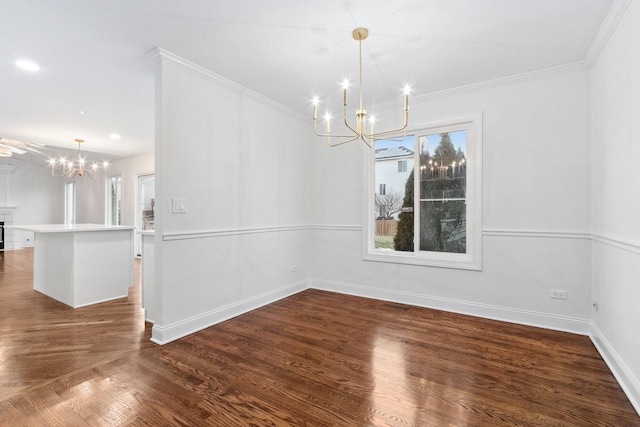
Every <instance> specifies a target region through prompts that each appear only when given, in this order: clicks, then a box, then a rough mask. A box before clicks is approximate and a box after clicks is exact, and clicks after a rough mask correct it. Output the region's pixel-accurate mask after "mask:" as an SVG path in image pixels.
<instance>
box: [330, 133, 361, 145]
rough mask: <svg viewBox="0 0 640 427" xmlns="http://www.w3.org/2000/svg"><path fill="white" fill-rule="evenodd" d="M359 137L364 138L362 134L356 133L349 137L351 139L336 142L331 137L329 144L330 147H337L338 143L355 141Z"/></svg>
mask: <svg viewBox="0 0 640 427" xmlns="http://www.w3.org/2000/svg"><path fill="white" fill-rule="evenodd" d="M359 138H362V136H361V135H356V136H354V137H353V138H349V139H346V140H344V141H340V142H334V143H331V139H330V138H329V141H328V144H329V147H337V146H338V145H342V144H346V143H347V142H351V141H355V140H357V139H359Z"/></svg>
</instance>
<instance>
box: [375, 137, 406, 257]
mask: <svg viewBox="0 0 640 427" xmlns="http://www.w3.org/2000/svg"><path fill="white" fill-rule="evenodd" d="M413 141H414V137H413V136H407V137H406V138H399V139H393V140H380V141H376V142H375V169H374V173H375V185H376V187H375V188H376V189H377V190H378V192H377V194H375V210H374V212H375V214H374V215H375V218H374V221H375V235H374V248H375V249H384V250H410V251H412V250H413V213H404V212H402V210H403V207H404V206H409V207H413V165H414V162H415V153H414V142H413ZM408 183H409V184H408ZM407 185H409V186H410V190H409V193H407ZM407 194H409V197H408V198H407V197H406V195H407ZM405 210H406V209H405ZM399 228H400V229H402V230H403V231H402V232H401V233H400V236H398V237H397V234H398V229H399ZM398 239H400V240H401V241H402V242H401V243H398V242H397V240H398ZM406 242H408V243H406Z"/></svg>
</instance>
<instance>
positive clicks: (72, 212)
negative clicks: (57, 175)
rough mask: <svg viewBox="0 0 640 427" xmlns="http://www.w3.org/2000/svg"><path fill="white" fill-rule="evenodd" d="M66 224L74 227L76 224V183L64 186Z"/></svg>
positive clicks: (68, 183)
mask: <svg viewBox="0 0 640 427" xmlns="http://www.w3.org/2000/svg"><path fill="white" fill-rule="evenodd" d="M64 223H65V225H72V224H75V223H76V183H75V182H67V183H65V184H64Z"/></svg>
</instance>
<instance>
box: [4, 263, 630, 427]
mask: <svg viewBox="0 0 640 427" xmlns="http://www.w3.org/2000/svg"><path fill="white" fill-rule="evenodd" d="M32 257H33V254H32V251H30V250H22V251H8V252H3V253H1V254H0V301H2V310H0V334H1V335H0V425H3V426H4V425H7V426H21V425H32V426H47V425H59V426H83V425H136V426H137V425H140V426H142V425H146V426H164V425H175V426H187V425H192V426H207V425H210V426H289V425H291V426H503V425H517V426H537V425H545V426H548V425H551V426H594V425H603V426H604V425H607V426H640V417H639V416H638V414H637V413H636V412H635V411H634V409H633V407H632V405H631V404H630V403H629V401H628V400H627V398H626V396H625V395H624V393H623V392H622V390H621V388H620V386H619V385H618V384H617V383H616V381H615V379H614V377H613V375H612V374H611V372H610V371H609V370H608V369H607V367H606V365H605V363H604V362H603V361H602V359H601V358H600V356H599V355H598V353H597V351H596V350H595V348H594V347H593V345H592V344H591V342H590V340H589V338H588V337H584V336H577V335H572V334H567V333H561V332H554V331H548V330H544V329H538V328H531V327H525V326H519V325H513V324H507V323H501V322H496V321H491V320H484V319H478V318H473V317H467V316H461V315H456V314H451V313H445V312H440V311H435V310H429V309H424V308H417V307H411V306H406V305H400V304H395V303H388V302H383V301H376V300H368V299H364V298H357V297H351V296H345V295H339V294H333V293H329V292H322V291H316V290H308V291H305V292H302V293H300V294H297V295H295V296H293V297H290V298H287V299H285V300H282V301H279V302H276V303H274V304H271V305H269V306H267V307H263V308H261V309H258V310H255V311H252V312H250V313H248V314H245V315H243V316H239V317H237V318H235V319H232V320H229V321H227V322H224V323H222V324H219V325H217V326H214V327H211V328H208V329H206V330H204V331H201V332H199V333H196V334H193V335H190V336H188V337H185V338H183V339H181V340H178V341H175V342H173V343H170V344H167V345H165V346H157V345H155V344H153V343H151V342H149V338H150V325H148V324H146V325H145V322H144V319H143V313H142V310H141V309H140V304H139V301H140V294H139V292H140V289H139V284H137V285H136V286H135V287H134V288H132V289H131V291H130V294H129V298H126V299H121V300H116V301H112V302H108V303H103V304H97V305H94V306H90V307H85V308H81V309H76V310H74V309H72V308H69V307H67V306H65V305H64V304H61V303H58V302H56V301H54V300H52V299H50V298H48V297H46V296H44V295H42V294H39V293H38V292H35V291H33V289H32V262H33V258H32Z"/></svg>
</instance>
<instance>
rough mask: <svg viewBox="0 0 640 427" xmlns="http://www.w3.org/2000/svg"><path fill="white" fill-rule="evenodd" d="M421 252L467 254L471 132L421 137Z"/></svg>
mask: <svg viewBox="0 0 640 427" xmlns="http://www.w3.org/2000/svg"><path fill="white" fill-rule="evenodd" d="M419 141H420V189H419V195H420V242H419V248H420V250H421V251H432V252H450V253H466V241H467V239H466V232H467V226H466V214H467V213H466V207H467V205H466V193H467V168H466V151H467V132H466V131H464V130H463V131H457V132H445V133H440V134H433V135H426V136H420V139H419Z"/></svg>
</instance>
